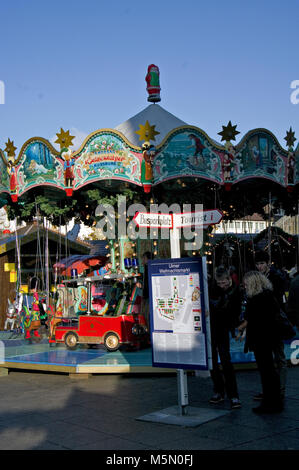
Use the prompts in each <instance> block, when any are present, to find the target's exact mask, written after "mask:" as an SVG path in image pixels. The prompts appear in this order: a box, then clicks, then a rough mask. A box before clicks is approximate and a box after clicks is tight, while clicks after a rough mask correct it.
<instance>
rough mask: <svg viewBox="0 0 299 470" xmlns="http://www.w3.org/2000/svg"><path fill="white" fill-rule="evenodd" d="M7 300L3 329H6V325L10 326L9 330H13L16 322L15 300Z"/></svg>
mask: <svg viewBox="0 0 299 470" xmlns="http://www.w3.org/2000/svg"><path fill="white" fill-rule="evenodd" d="M7 301H8V307H7V313H6V320H5V324H4V330H7V329H8V325H9V326H10V330H13V329H14V327H15V324H16V323H17V309H16V305H15V302H11V301H10V300H9V299H7Z"/></svg>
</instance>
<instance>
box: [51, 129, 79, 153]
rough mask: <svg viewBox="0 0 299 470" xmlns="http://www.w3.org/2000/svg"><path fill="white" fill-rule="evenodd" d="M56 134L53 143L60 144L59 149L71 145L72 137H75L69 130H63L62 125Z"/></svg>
mask: <svg viewBox="0 0 299 470" xmlns="http://www.w3.org/2000/svg"><path fill="white" fill-rule="evenodd" d="M56 135H57V140H55V144H59V145H60V150H61V149H63V148H69V147H70V146H71V145H73V139H74V138H75V136H74V135H70V131H64V130H63V129H62V127H61V128H60V134H56Z"/></svg>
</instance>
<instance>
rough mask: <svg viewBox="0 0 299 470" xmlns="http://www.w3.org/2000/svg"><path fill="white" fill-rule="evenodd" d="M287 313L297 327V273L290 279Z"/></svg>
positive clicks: (298, 279)
mask: <svg viewBox="0 0 299 470" xmlns="http://www.w3.org/2000/svg"><path fill="white" fill-rule="evenodd" d="M287 314H288V317H289V320H290V322H291V323H292V324H293V325H296V326H297V328H299V275H298V274H297V275H296V276H295V277H294V279H292V281H291V283H290V288H289V296H288V304H287Z"/></svg>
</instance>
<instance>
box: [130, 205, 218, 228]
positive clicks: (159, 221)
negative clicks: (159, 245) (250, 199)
mask: <svg viewBox="0 0 299 470" xmlns="http://www.w3.org/2000/svg"><path fill="white" fill-rule="evenodd" d="M222 216H223V214H222V212H221V211H220V210H219V209H212V210H203V211H196V212H182V213H180V214H160V213H156V212H136V214H135V217H134V218H133V220H134V222H135V223H136V225H138V227H148V228H169V229H176V228H184V227H197V228H206V227H208V226H209V225H215V224H219V222H220V221H221V219H222Z"/></svg>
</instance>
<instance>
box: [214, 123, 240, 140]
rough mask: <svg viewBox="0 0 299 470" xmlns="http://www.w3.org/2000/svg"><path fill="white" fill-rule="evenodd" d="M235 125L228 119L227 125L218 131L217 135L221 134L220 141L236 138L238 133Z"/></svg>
mask: <svg viewBox="0 0 299 470" xmlns="http://www.w3.org/2000/svg"><path fill="white" fill-rule="evenodd" d="M236 127H237V125H235V126H233V125H232V123H231V121H229V123H228V125H227V126H222V131H221V132H218V135H221V141H222V140H225V141H226V142H230V141H231V140H236V135H238V134H240V132H239V131H237V130H236Z"/></svg>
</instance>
